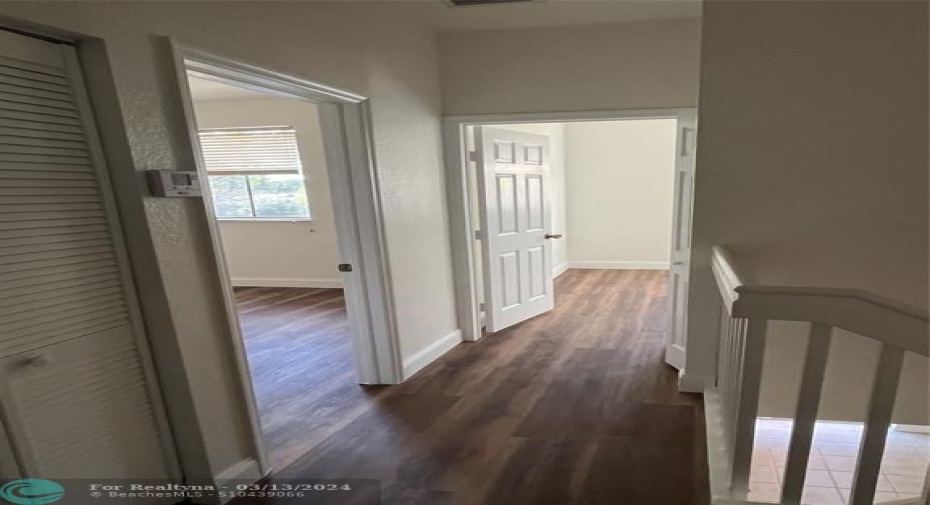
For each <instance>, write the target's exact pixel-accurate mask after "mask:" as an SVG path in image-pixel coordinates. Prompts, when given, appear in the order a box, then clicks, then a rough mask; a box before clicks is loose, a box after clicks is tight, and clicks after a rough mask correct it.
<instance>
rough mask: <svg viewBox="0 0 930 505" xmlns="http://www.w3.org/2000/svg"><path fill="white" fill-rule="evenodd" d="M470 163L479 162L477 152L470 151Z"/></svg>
mask: <svg viewBox="0 0 930 505" xmlns="http://www.w3.org/2000/svg"><path fill="white" fill-rule="evenodd" d="M468 161H478V153H476V152H475V151H468Z"/></svg>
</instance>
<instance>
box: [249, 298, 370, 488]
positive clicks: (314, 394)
mask: <svg viewBox="0 0 930 505" xmlns="http://www.w3.org/2000/svg"><path fill="white" fill-rule="evenodd" d="M235 293H236V303H237V306H238V309H239V321H240V324H241V325H242V333H243V336H244V338H245V347H246V353H247V355H248V358H249V368H250V370H251V372H252V381H253V385H254V389H255V396H256V401H257V402H258V409H259V417H260V421H261V424H262V431H263V437H262V438H263V439H264V440H263V441H264V444H265V452H266V454H267V456H268V461H269V464H270V466H271V467H272V468H275V469H281V468H284V467H285V466H287V465H288V464H289V463H291V462H293V461H294V460H295V459H296V458H298V457H300V456H302V455H304V454H306V453H307V452H309V451H310V449H311V448H312V447H313V446H314V445H316V444H317V443H318V442H319V441H320V436H321V433H327V431H326V426H328V424H329V421H328V418H327V417H326V413H327V412H329V411H330V410H333V409H338V408H339V407H341V406H343V405H342V404H343V403H357V402H358V401H365V399H366V395H365V394H364V392H363V391H361V390H360V387H359V385H358V384H356V383H355V365H354V362H353V361H352V349H351V342H350V336H349V333H348V320H347V319H346V310H345V299H344V298H343V294H342V290H341V289H311V288H236V290H235ZM343 392H345V394H346V396H345V397H343V396H340V395H341V394H342V393H343Z"/></svg>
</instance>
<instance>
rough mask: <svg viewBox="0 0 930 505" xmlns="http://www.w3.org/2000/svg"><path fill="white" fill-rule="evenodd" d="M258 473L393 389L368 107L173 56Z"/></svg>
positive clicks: (305, 448) (394, 357)
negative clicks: (378, 390) (379, 388)
mask: <svg viewBox="0 0 930 505" xmlns="http://www.w3.org/2000/svg"><path fill="white" fill-rule="evenodd" d="M176 55H177V62H178V78H179V83H180V84H181V86H180V87H181V95H182V101H183V103H184V106H185V113H186V115H187V121H188V129H189V134H190V139H191V146H192V148H193V151H194V157H195V159H196V161H197V175H198V177H199V179H200V180H201V186H202V188H203V198H202V200H203V205H204V208H205V218H206V220H207V224H208V225H209V229H210V231H211V238H212V241H213V244H214V252H215V260H216V264H217V270H218V274H219V278H220V281H221V283H222V284H223V288H224V297H225V302H226V309H227V313H228V316H229V327H230V332H231V334H232V337H233V348H234V349H235V351H236V358H237V361H238V365H239V371H240V374H241V377H242V386H243V398H244V400H245V403H246V405H247V408H248V410H249V413H250V416H251V421H252V426H251V428H252V436H253V441H254V444H255V449H256V457H257V458H258V459H259V460H260V463H261V466H262V471H263V473H265V474H267V473H268V472H270V471H272V470H281V469H282V468H284V467H286V466H287V465H289V464H290V463H292V462H294V461H296V460H297V459H298V458H300V457H301V456H303V455H304V454H307V453H309V452H311V451H312V449H313V448H314V447H315V446H316V445H317V444H319V443H320V442H322V441H323V440H325V439H326V437H327V436H328V435H329V434H330V431H331V430H333V429H334V427H336V426H338V425H339V424H338V419H340V418H341V417H343V412H344V411H346V410H352V409H353V408H357V406H358V405H357V404H358V403H364V402H367V401H370V398H369V396H370V395H369V394H368V393H367V392H366V391H365V390H364V389H363V388H359V387H358V384H366V385H368V384H395V383H398V382H400V379H401V374H400V360H399V350H398V344H397V334H396V325H395V324H394V321H393V317H392V314H393V310H392V300H391V291H390V286H389V279H390V276H389V272H388V270H387V261H386V247H385V244H384V241H383V236H384V235H383V224H382V222H381V220H380V215H381V213H380V205H381V204H380V201H379V199H378V196H377V195H378V194H379V191H378V178H377V174H376V172H375V170H374V167H373V164H372V161H371V160H372V156H371V146H370V142H369V139H370V133H369V125H368V109H367V100H366V99H365V98H364V97H362V96H360V95H357V94H354V93H350V92H346V91H341V90H337V89H334V88H331V87H328V86H324V85H320V84H317V83H314V82H311V81H307V80H304V79H302V78H299V77H296V76H288V75H284V74H280V73H278V72H274V71H270V70H265V69H261V68H259V67H255V66H252V65H248V64H244V63H240V62H236V61H233V60H228V59H225V58H221V57H217V56H214V55H210V54H206V53H203V52H200V51H197V50H193V49H189V48H184V47H176Z"/></svg>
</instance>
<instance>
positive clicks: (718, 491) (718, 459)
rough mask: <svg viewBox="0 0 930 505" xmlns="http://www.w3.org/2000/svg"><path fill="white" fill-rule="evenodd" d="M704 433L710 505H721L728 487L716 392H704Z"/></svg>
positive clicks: (718, 400) (720, 418)
mask: <svg viewBox="0 0 930 505" xmlns="http://www.w3.org/2000/svg"><path fill="white" fill-rule="evenodd" d="M704 426H705V429H704V433H705V435H706V437H707V467H708V477H709V479H708V480H709V481H710V495H711V503H713V504H723V503H727V502H729V500H727V494H728V493H727V490H728V488H729V485H728V483H727V481H726V474H725V473H726V450H725V446H724V440H725V438H724V436H723V432H722V427H723V413H722V412H721V406H720V398H719V396H718V395H717V391H716V390H714V389H708V390H706V391H704Z"/></svg>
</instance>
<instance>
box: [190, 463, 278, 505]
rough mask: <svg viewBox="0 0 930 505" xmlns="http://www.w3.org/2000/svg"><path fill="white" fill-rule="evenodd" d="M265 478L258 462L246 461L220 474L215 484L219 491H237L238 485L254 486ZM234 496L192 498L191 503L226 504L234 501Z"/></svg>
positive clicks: (206, 504)
mask: <svg viewBox="0 0 930 505" xmlns="http://www.w3.org/2000/svg"><path fill="white" fill-rule="evenodd" d="M262 477H264V476H263V475H262V471H261V468H260V466H259V464H258V460H257V459H255V458H248V459H244V460H242V461H240V462H238V463H236V464H234V465H232V466H230V467H228V468H226V469H225V470H223V471H222V472H220V473H219V474H218V475H217V476H216V477H215V478H214V479H213V481H214V484H215V485H216V487H217V488H218V489H222V488H224V487H228V488H230V489H235V485H236V484H253V483H255V482H258V481H259V480H261V479H262ZM232 499H233V497H232V496H227V497H220V498H218V497H216V496H204V497H202V498H191V503H197V504H204V505H217V504H220V505H222V504H225V503H227V502H229V501H230V500H232Z"/></svg>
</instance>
